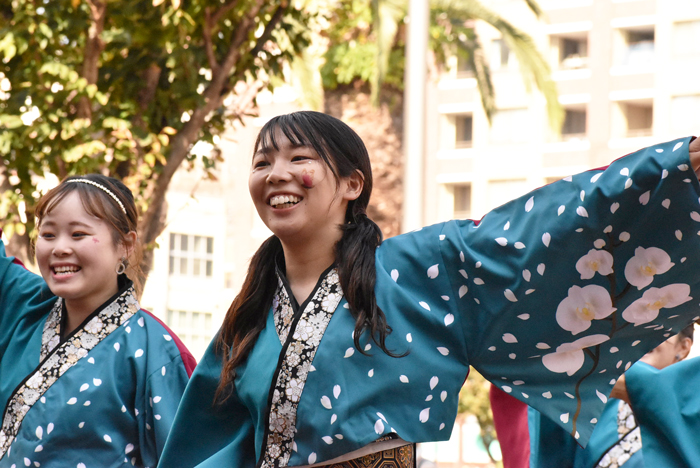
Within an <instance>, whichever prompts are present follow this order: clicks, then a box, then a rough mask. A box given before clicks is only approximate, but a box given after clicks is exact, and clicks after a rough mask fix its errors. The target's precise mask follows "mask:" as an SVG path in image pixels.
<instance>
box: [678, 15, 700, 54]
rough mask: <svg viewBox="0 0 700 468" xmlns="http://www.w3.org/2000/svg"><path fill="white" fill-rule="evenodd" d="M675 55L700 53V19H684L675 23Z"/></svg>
mask: <svg viewBox="0 0 700 468" xmlns="http://www.w3.org/2000/svg"><path fill="white" fill-rule="evenodd" d="M672 41H673V45H672V50H673V55H675V56H676V57H685V56H691V57H692V56H697V55H698V54H700V21H682V22H679V23H675V24H674V25H673V39H672Z"/></svg>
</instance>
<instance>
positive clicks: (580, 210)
mask: <svg viewBox="0 0 700 468" xmlns="http://www.w3.org/2000/svg"><path fill="white" fill-rule="evenodd" d="M576 214H577V215H579V216H581V217H582V218H588V211H586V209H585V208H584V207H582V206H579V207H578V208H576Z"/></svg>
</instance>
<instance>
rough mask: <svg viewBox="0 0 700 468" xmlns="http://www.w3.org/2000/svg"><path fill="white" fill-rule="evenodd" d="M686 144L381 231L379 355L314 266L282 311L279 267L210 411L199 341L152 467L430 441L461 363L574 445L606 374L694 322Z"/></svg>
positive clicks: (322, 456)
mask: <svg viewBox="0 0 700 468" xmlns="http://www.w3.org/2000/svg"><path fill="white" fill-rule="evenodd" d="M689 140H690V139H688V138H686V139H683V140H676V141H672V142H669V143H665V144H660V145H658V146H654V147H651V148H647V149H645V150H642V151H639V152H637V153H634V154H632V155H629V156H627V157H625V158H622V159H620V160H618V161H616V162H614V163H613V164H611V165H610V167H609V168H608V169H607V170H594V171H589V172H585V173H583V174H579V175H576V176H573V177H567V178H566V179H564V180H562V181H559V182H556V183H554V184H551V185H548V186H546V187H543V188H541V189H539V190H536V191H534V192H532V193H530V194H528V195H525V196H524V197H521V198H519V199H516V200H514V201H512V202H510V203H508V204H506V205H503V206H502V207H500V208H497V209H495V210H494V211H492V212H490V213H489V214H488V215H486V216H485V217H484V218H483V219H482V220H481V222H479V223H475V222H473V221H468V220H465V221H449V222H446V223H441V224H436V225H433V226H429V227H425V228H423V229H420V230H418V231H415V232H411V233H408V234H405V235H401V236H397V237H394V238H391V239H388V240H386V241H385V242H384V243H383V244H382V245H381V246H380V247H379V248H378V249H377V252H376V269H377V282H376V288H375V293H376V298H377V303H378V304H379V306H380V307H381V308H382V310H383V311H384V313H385V314H386V318H387V321H388V324H389V325H390V326H391V328H392V333H391V335H390V336H389V337H388V339H387V341H386V345H387V347H388V348H389V349H390V350H392V351H393V352H395V353H407V354H406V355H405V356H404V357H401V358H395V357H390V356H388V355H387V354H385V353H383V352H382V351H381V350H380V349H379V348H378V347H377V346H376V344H375V343H374V342H372V341H371V340H370V339H369V338H368V337H367V334H364V335H363V336H362V337H361V339H360V343H361V347H362V349H363V351H365V353H361V352H359V351H358V350H357V349H355V347H354V345H353V330H354V326H355V320H354V318H353V317H352V314H351V313H350V311H349V310H348V305H347V302H346V301H345V299H344V298H343V294H342V291H341V290H340V286H339V284H338V278H337V273H336V272H335V270H334V269H329V270H328V271H327V272H326V273H324V274H323V275H322V276H321V278H320V279H319V283H318V285H317V287H316V289H315V290H314V292H312V294H311V297H310V299H309V300H307V301H306V302H305V303H304V304H301V305H300V306H299V307H295V305H294V301H293V300H292V299H290V298H291V297H292V295H291V293H290V292H289V288H288V287H287V285H286V282H285V280H284V275H283V274H282V273H280V275H279V284H278V288H277V292H276V293H275V297H274V301H273V306H272V309H271V311H269V312H268V311H261V313H267V327H266V328H265V329H264V330H263V331H262V332H261V334H260V335H259V337H258V339H257V342H256V344H255V346H254V348H253V349H252V351H251V353H250V355H249V357H248V359H247V361H246V362H245V363H244V364H243V365H241V366H240V368H239V369H237V377H236V379H235V391H234V393H233V395H232V396H231V397H230V398H229V399H228V400H227V401H226V402H225V403H224V404H220V405H213V404H212V402H213V399H214V391H215V389H216V387H217V384H218V381H219V374H220V372H221V357H220V356H219V355H218V354H217V351H216V346H215V345H214V344H212V345H211V346H210V348H209V350H208V351H207V352H206V354H205V356H204V358H203V359H202V361H201V362H200V364H199V365H198V366H197V369H196V370H195V372H194V374H193V376H192V380H191V381H190V383H189V385H188V388H187V390H186V392H185V396H184V397H183V401H182V403H181V405H180V408H179V409H178V414H177V416H176V419H175V423H174V426H173V430H172V432H171V434H170V436H169V438H168V441H167V443H166V447H165V449H164V452H163V458H162V461H161V463H160V466H161V467H163V468H178V467H194V466H197V467H200V468H204V467H207V468H209V467H212V468H214V467H215V468H225V467H251V466H255V465H257V466H264V467H271V466H303V465H310V464H315V463H322V462H324V461H327V460H332V459H334V458H336V457H339V456H342V455H344V454H348V453H352V452H353V451H355V450H357V449H359V448H361V447H365V446H367V445H368V444H371V443H372V442H373V441H375V440H377V439H379V438H381V437H383V436H387V435H397V436H398V437H400V438H401V439H403V440H404V441H408V442H422V441H436V440H447V439H448V438H449V437H450V432H451V430H452V426H453V423H454V420H455V416H456V413H457V401H458V395H459V390H460V388H461V386H462V384H463V382H464V379H465V377H466V376H467V373H468V370H469V366H470V365H472V366H474V367H475V368H476V369H478V370H479V372H480V373H482V374H483V375H484V376H485V377H487V378H488V379H489V380H491V381H492V382H494V383H495V384H496V385H497V386H498V387H499V388H501V389H502V390H504V391H505V392H507V393H510V394H511V395H513V396H515V397H517V398H519V399H521V400H523V401H525V402H526V403H528V404H529V405H532V406H533V407H535V408H537V409H539V410H540V411H541V412H542V413H544V414H545V415H546V416H547V417H549V418H550V419H552V420H554V421H556V422H557V423H558V424H559V425H560V426H562V427H563V428H564V429H565V430H566V431H567V432H568V433H570V434H571V435H572V436H573V437H575V438H576V439H577V440H578V442H579V443H580V444H583V445H585V444H586V442H587V441H588V438H589V437H590V434H591V432H592V430H593V427H594V425H595V423H596V422H597V418H598V416H599V414H600V412H601V411H602V410H603V407H604V405H605V403H606V401H607V395H608V394H609V393H610V391H611V389H612V385H613V384H614V382H615V380H616V379H617V377H618V376H619V375H620V374H621V373H622V372H624V371H625V370H626V369H628V368H629V367H630V366H631V365H632V363H633V362H634V361H635V360H637V359H638V358H640V357H641V356H642V355H643V354H644V353H645V352H646V351H647V350H649V349H651V348H653V347H655V346H656V345H658V344H659V343H660V342H661V341H663V340H665V339H666V338H667V337H668V336H670V335H671V334H675V333H677V332H678V331H680V330H681V329H682V328H683V327H685V326H686V325H687V324H688V323H689V322H690V321H691V320H692V319H693V317H695V315H697V313H696V304H695V303H694V302H693V301H691V297H700V284H699V283H700V270H698V269H697V262H698V261H700V236H698V231H699V230H700V213H699V212H700V202H699V200H698V195H700V191H699V186H698V179H697V177H696V175H695V174H694V173H693V170H692V169H691V167H690V162H689V157H688V143H689Z"/></svg>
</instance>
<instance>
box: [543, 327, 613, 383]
mask: <svg viewBox="0 0 700 468" xmlns="http://www.w3.org/2000/svg"><path fill="white" fill-rule="evenodd" d="M609 339H610V337H609V336H608V335H602V334H598V335H588V336H584V337H583V338H579V339H578V340H576V341H574V342H572V343H563V344H561V345H559V346H557V350H556V351H555V352H554V353H549V354H545V355H544V356H542V364H544V367H546V368H547V369H548V370H550V371H552V372H556V373H560V374H561V373H564V372H566V374H567V375H574V374H575V373H576V372H577V371H578V370H579V369H580V368H581V367H582V366H583V362H584V360H585V355H584V352H583V350H584V349H586V348H590V347H592V346H597V345H599V344H601V343H604V342H606V341H608V340H609Z"/></svg>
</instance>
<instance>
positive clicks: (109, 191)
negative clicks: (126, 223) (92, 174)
mask: <svg viewBox="0 0 700 468" xmlns="http://www.w3.org/2000/svg"><path fill="white" fill-rule="evenodd" d="M66 182H82V183H83V184H89V185H92V186H93V187H97V188H98V189H100V190H102V191H103V192H104V193H106V194H107V195H109V196H110V197H112V198H113V199H114V201H115V202H117V204H118V205H119V208H121V209H122V211H123V212H124V214H126V208H124V205H123V204H122V202H121V200H119V198H117V196H116V195H115V194H114V193H113V192H112V191H111V190H110V189H108V188H107V187H105V186H104V185H102V184H98V183H97V182H93V181H91V180H88V179H70V180H67V181H66Z"/></svg>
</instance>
